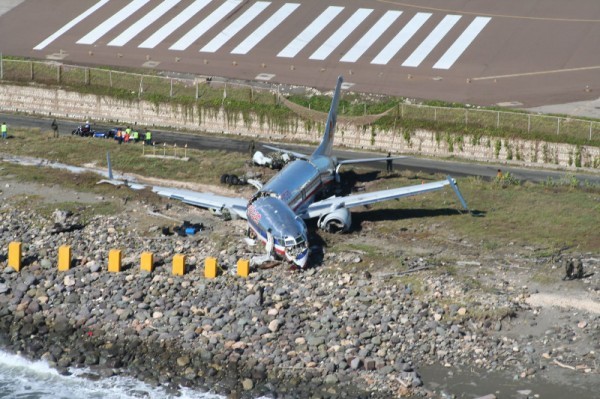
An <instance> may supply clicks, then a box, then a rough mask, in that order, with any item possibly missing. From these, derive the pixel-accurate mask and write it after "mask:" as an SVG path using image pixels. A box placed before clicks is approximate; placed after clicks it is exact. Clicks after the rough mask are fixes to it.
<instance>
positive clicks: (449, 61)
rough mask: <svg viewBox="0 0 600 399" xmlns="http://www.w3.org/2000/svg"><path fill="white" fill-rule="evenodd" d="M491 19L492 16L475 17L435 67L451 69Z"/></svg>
mask: <svg viewBox="0 0 600 399" xmlns="http://www.w3.org/2000/svg"><path fill="white" fill-rule="evenodd" d="M491 19H492V18H490V17H477V18H475V19H474V20H473V22H471V23H470V24H469V26H468V27H467V29H465V31H464V32H463V33H462V34H461V35H460V36H459V37H458V39H456V41H455V42H454V43H453V44H452V46H450V48H449V49H448V50H447V51H446V52H445V53H444V55H442V57H441V58H440V59H439V60H438V62H436V63H435V65H434V66H433V67H434V68H435V69H450V67H452V65H454V63H455V62H456V60H457V59H458V57H460V56H461V55H462V53H464V51H465V50H466V49H467V47H469V46H470V45H471V43H473V40H475V38H476V37H477V36H478V35H479V34H480V33H481V31H482V30H483V28H485V26H486V25H487V24H488V22H490V20H491Z"/></svg>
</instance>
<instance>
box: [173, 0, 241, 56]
mask: <svg viewBox="0 0 600 399" xmlns="http://www.w3.org/2000/svg"><path fill="white" fill-rule="evenodd" d="M241 2H242V0H227V1H226V2H225V3H223V4H222V5H221V7H219V8H217V9H216V10H215V11H213V12H212V13H211V14H210V15H209V16H208V17H206V18H204V19H203V20H202V22H200V23H199V24H198V25H196V26H195V27H194V28H192V30H190V31H189V32H188V33H186V34H185V35H184V36H183V37H182V38H181V39H179V40H178V41H177V42H175V43H174V44H173V45H172V46H171V47H169V50H185V49H187V48H188V47H189V46H190V45H191V44H192V43H194V41H196V40H197V39H198V38H199V37H200V36H202V35H203V34H205V33H206V31H208V30H209V29H210V28H212V27H213V26H215V25H216V24H217V23H218V22H219V21H220V20H221V19H223V18H224V17H225V16H226V15H227V14H229V13H230V12H231V11H233V9H234V8H236V7H237V6H238V5H240V3H241Z"/></svg>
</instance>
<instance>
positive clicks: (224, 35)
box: [200, 1, 271, 53]
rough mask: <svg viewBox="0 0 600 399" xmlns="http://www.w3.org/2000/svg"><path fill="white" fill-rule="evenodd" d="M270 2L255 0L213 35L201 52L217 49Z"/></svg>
mask: <svg viewBox="0 0 600 399" xmlns="http://www.w3.org/2000/svg"><path fill="white" fill-rule="evenodd" d="M269 4H271V3H270V2H268V1H257V2H256V3H254V4H253V5H252V6H251V7H250V8H249V9H247V10H246V12H244V13H243V14H242V15H240V16H239V17H238V18H237V19H236V20H235V21H233V22H232V23H231V24H230V25H229V26H228V27H227V28H225V29H224V30H223V31H221V33H219V34H218V35H217V36H215V38H214V39H212V40H211V41H210V42H208V44H207V45H206V46H204V47H202V48H201V49H200V51H202V52H206V53H214V52H215V51H217V50H219V49H220V48H221V46H223V45H224V44H225V43H227V42H228V41H229V40H230V39H231V38H232V37H233V36H235V35H236V34H237V33H238V32H239V31H240V30H242V29H243V28H244V27H245V26H246V25H248V24H249V23H250V22H252V20H253V19H254V18H256V17H257V16H258V14H260V13H261V12H263V11H264V10H265V8H267V7H268V6H269Z"/></svg>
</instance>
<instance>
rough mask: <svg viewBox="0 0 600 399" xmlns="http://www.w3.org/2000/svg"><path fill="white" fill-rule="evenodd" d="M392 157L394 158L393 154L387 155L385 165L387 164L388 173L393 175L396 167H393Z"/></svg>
mask: <svg viewBox="0 0 600 399" xmlns="http://www.w3.org/2000/svg"><path fill="white" fill-rule="evenodd" d="M391 157H392V153H391V152H388V155H387V158H388V159H387V160H386V161H385V164H386V168H387V172H388V173H392V171H393V169H394V167H393V165H392V158H391Z"/></svg>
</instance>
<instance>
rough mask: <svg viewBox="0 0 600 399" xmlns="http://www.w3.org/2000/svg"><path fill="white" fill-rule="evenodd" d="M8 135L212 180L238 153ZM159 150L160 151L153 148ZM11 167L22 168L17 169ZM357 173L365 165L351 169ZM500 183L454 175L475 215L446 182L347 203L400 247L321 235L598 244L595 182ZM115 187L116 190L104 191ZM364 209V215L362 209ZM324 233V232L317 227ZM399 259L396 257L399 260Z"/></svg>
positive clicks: (72, 155) (55, 154)
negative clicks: (172, 155) (181, 154)
mask: <svg viewBox="0 0 600 399" xmlns="http://www.w3.org/2000/svg"><path fill="white" fill-rule="evenodd" d="M14 135H15V138H14V139H11V140H9V141H8V144H6V145H3V146H2V147H0V151H3V152H5V153H10V154H18V155H29V156H35V157H39V158H45V159H51V160H57V161H60V162H63V163H69V164H73V165H84V164H90V163H94V164H96V165H98V166H105V165H106V152H107V151H110V152H111V157H112V162H113V167H114V168H115V170H116V171H124V172H131V173H139V174H141V175H143V176H147V177H158V178H166V179H175V180H181V181H189V182H199V183H208V184H219V181H220V176H221V175H222V174H223V173H237V174H242V173H243V171H244V168H245V157H242V156H240V155H239V154H238V153H227V152H223V151H215V150H212V151H198V150H188V155H189V156H190V161H189V162H182V161H176V160H164V159H151V158H145V157H143V156H142V147H141V146H140V145H130V144H127V145H120V146H119V145H118V144H117V143H116V142H115V141H113V140H102V139H92V138H80V137H76V136H68V137H63V138H61V139H60V140H53V139H48V140H44V139H42V140H40V136H42V137H43V133H40V132H38V131H15V132H14ZM157 151H159V150H157ZM17 169H19V170H21V172H19V171H18V170H17ZM357 171H358V172H357V173H358V174H360V173H362V172H363V171H365V170H364V169H357ZM10 174H12V175H17V176H18V177H19V178H20V179H24V180H28V181H33V182H39V183H48V184H58V185H63V186H65V187H68V188H73V189H78V190H88V191H91V192H94V193H99V194H100V195H105V196H107V195H119V196H122V197H121V198H124V197H127V196H129V197H131V198H135V196H142V197H138V198H143V196H145V195H146V196H147V195H149V193H144V192H131V191H130V190H115V189H114V187H111V186H108V185H99V186H98V185H96V184H95V183H96V182H97V180H98V178H97V177H96V176H95V175H93V174H82V175H73V174H68V173H66V172H64V171H59V170H52V169H47V168H46V169H42V168H37V167H27V168H23V167H19V168H17V167H16V166H15V165H10V164H3V165H2V169H1V170H0V176H2V175H4V176H7V175H10ZM443 179H444V177H443V176H439V175H438V176H435V175H434V176H432V175H428V174H415V173H413V172H411V173H407V174H405V175H404V176H403V175H398V176H397V177H391V178H386V179H378V180H375V181H373V182H369V183H368V190H369V191H373V190H376V189H386V188H391V187H397V186H405V185H413V184H419V183H420V182H428V181H434V180H443ZM516 183H518V184H503V183H498V182H496V181H484V180H482V179H478V178H464V179H458V184H459V186H460V189H461V191H462V193H463V195H464V197H465V199H466V200H467V203H468V204H469V207H470V209H471V210H475V211H477V212H478V213H479V215H480V217H471V216H469V215H467V214H460V213H459V210H460V204H459V202H458V200H457V199H456V197H455V195H454V193H453V192H452V191H451V190H450V189H447V188H446V189H444V190H442V191H438V192H434V193H429V194H426V195H421V196H415V197H409V198H405V199H401V200H398V201H386V202H383V203H379V204H375V205H373V206H371V207H369V209H365V208H357V209H353V216H352V217H353V221H355V222H357V221H358V223H359V224H360V221H361V220H363V219H364V221H365V222H364V223H367V224H366V225H365V226H368V228H369V229H371V230H372V232H373V233H374V234H376V235H378V236H389V237H393V239H394V240H396V242H398V243H399V247H397V246H392V247H390V248H377V247H375V246H373V245H371V244H369V243H365V244H362V243H359V241H358V240H357V241H352V240H348V236H345V235H327V240H326V241H327V242H328V245H329V246H330V248H331V249H333V250H336V251H351V250H359V251H363V252H364V253H365V255H363V256H362V257H363V258H364V262H368V261H370V260H371V259H373V258H377V259H380V258H383V259H386V262H389V263H390V264H399V265H400V266H401V264H402V263H401V260H398V259H396V256H397V251H398V250H399V249H401V248H402V247H401V242H402V240H416V242H417V243H418V242H419V241H420V240H432V242H435V241H440V242H445V243H448V244H450V245H455V244H454V243H453V242H452V241H448V240H449V237H451V236H457V237H461V238H462V239H463V240H465V241H466V242H468V243H470V245H473V246H477V247H478V248H480V249H481V251H483V252H485V251H495V250H497V249H499V248H510V247H511V246H512V245H515V246H518V247H524V246H532V247H534V248H536V250H537V251H545V252H547V253H550V254H551V253H555V252H556V251H560V250H562V249H564V248H568V249H571V250H573V251H597V249H598V248H600V234H598V226H599V225H600V216H599V215H600V187H598V186H594V185H583V186H579V185H574V184H572V183H573V182H572V179H566V181H565V182H563V183H561V184H559V182H557V183H556V184H553V185H549V184H547V183H542V184H532V183H527V184H520V183H519V182H516ZM111 193H116V194H111ZM362 213H365V215H362ZM323 234H325V233H323ZM399 262H400V263H399Z"/></svg>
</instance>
